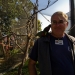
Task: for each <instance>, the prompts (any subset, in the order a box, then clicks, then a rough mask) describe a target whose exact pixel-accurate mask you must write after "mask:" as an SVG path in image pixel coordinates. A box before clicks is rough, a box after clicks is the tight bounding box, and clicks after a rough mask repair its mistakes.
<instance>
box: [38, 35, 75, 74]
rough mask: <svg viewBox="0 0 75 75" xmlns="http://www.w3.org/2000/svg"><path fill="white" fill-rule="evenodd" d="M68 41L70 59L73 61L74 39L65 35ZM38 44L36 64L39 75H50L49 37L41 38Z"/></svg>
mask: <svg viewBox="0 0 75 75" xmlns="http://www.w3.org/2000/svg"><path fill="white" fill-rule="evenodd" d="M66 35H67V37H68V39H69V40H70V41H71V42H72V44H71V45H72V58H73V61H74V55H75V38H74V37H72V36H70V35H68V34H66ZM37 42H38V62H39V63H40V64H39V69H40V75H52V71H51V62H50V52H49V51H50V50H51V47H50V36H45V37H41V38H39V39H38V40H37ZM74 65H75V64H74Z"/></svg>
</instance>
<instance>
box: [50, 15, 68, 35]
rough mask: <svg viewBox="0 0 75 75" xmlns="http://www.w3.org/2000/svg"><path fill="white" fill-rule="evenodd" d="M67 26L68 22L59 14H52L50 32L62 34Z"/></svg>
mask: <svg viewBox="0 0 75 75" xmlns="http://www.w3.org/2000/svg"><path fill="white" fill-rule="evenodd" d="M67 26H68V22H67V21H66V20H65V18H64V17H63V16H61V15H54V16H53V17H52V20H51V29H52V33H53V34H55V35H62V34H63V33H64V31H65V29H66V28H67Z"/></svg>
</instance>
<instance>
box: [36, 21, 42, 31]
mask: <svg viewBox="0 0 75 75" xmlns="http://www.w3.org/2000/svg"><path fill="white" fill-rule="evenodd" d="M37 30H38V31H41V30H42V29H41V22H40V20H38V26H37Z"/></svg>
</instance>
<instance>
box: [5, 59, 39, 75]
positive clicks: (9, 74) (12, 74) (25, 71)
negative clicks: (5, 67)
mask: <svg viewBox="0 0 75 75" xmlns="http://www.w3.org/2000/svg"><path fill="white" fill-rule="evenodd" d="M28 61H29V60H27V61H26V62H25V64H24V66H23V68H22V72H23V75H29V72H28ZM36 67H37V72H38V75H39V74H40V72H39V69H38V63H37V64H36ZM17 70H18V67H17V68H15V69H13V70H11V71H9V72H7V73H5V74H4V75H17Z"/></svg>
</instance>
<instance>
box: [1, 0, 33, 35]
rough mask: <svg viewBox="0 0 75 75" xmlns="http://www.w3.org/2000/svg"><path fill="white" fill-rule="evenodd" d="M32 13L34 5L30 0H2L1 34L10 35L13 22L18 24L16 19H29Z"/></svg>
mask: <svg viewBox="0 0 75 75" xmlns="http://www.w3.org/2000/svg"><path fill="white" fill-rule="evenodd" d="M26 11H27V13H26ZM31 11H32V3H31V2H30V0H0V27H1V28H0V30H1V32H4V33H5V34H8V33H9V32H10V31H11V28H12V27H11V25H12V24H14V23H13V22H16V20H15V18H17V19H18V20H19V19H21V18H27V17H28V15H30V14H31ZM13 19H14V20H15V21H13Z"/></svg>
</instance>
